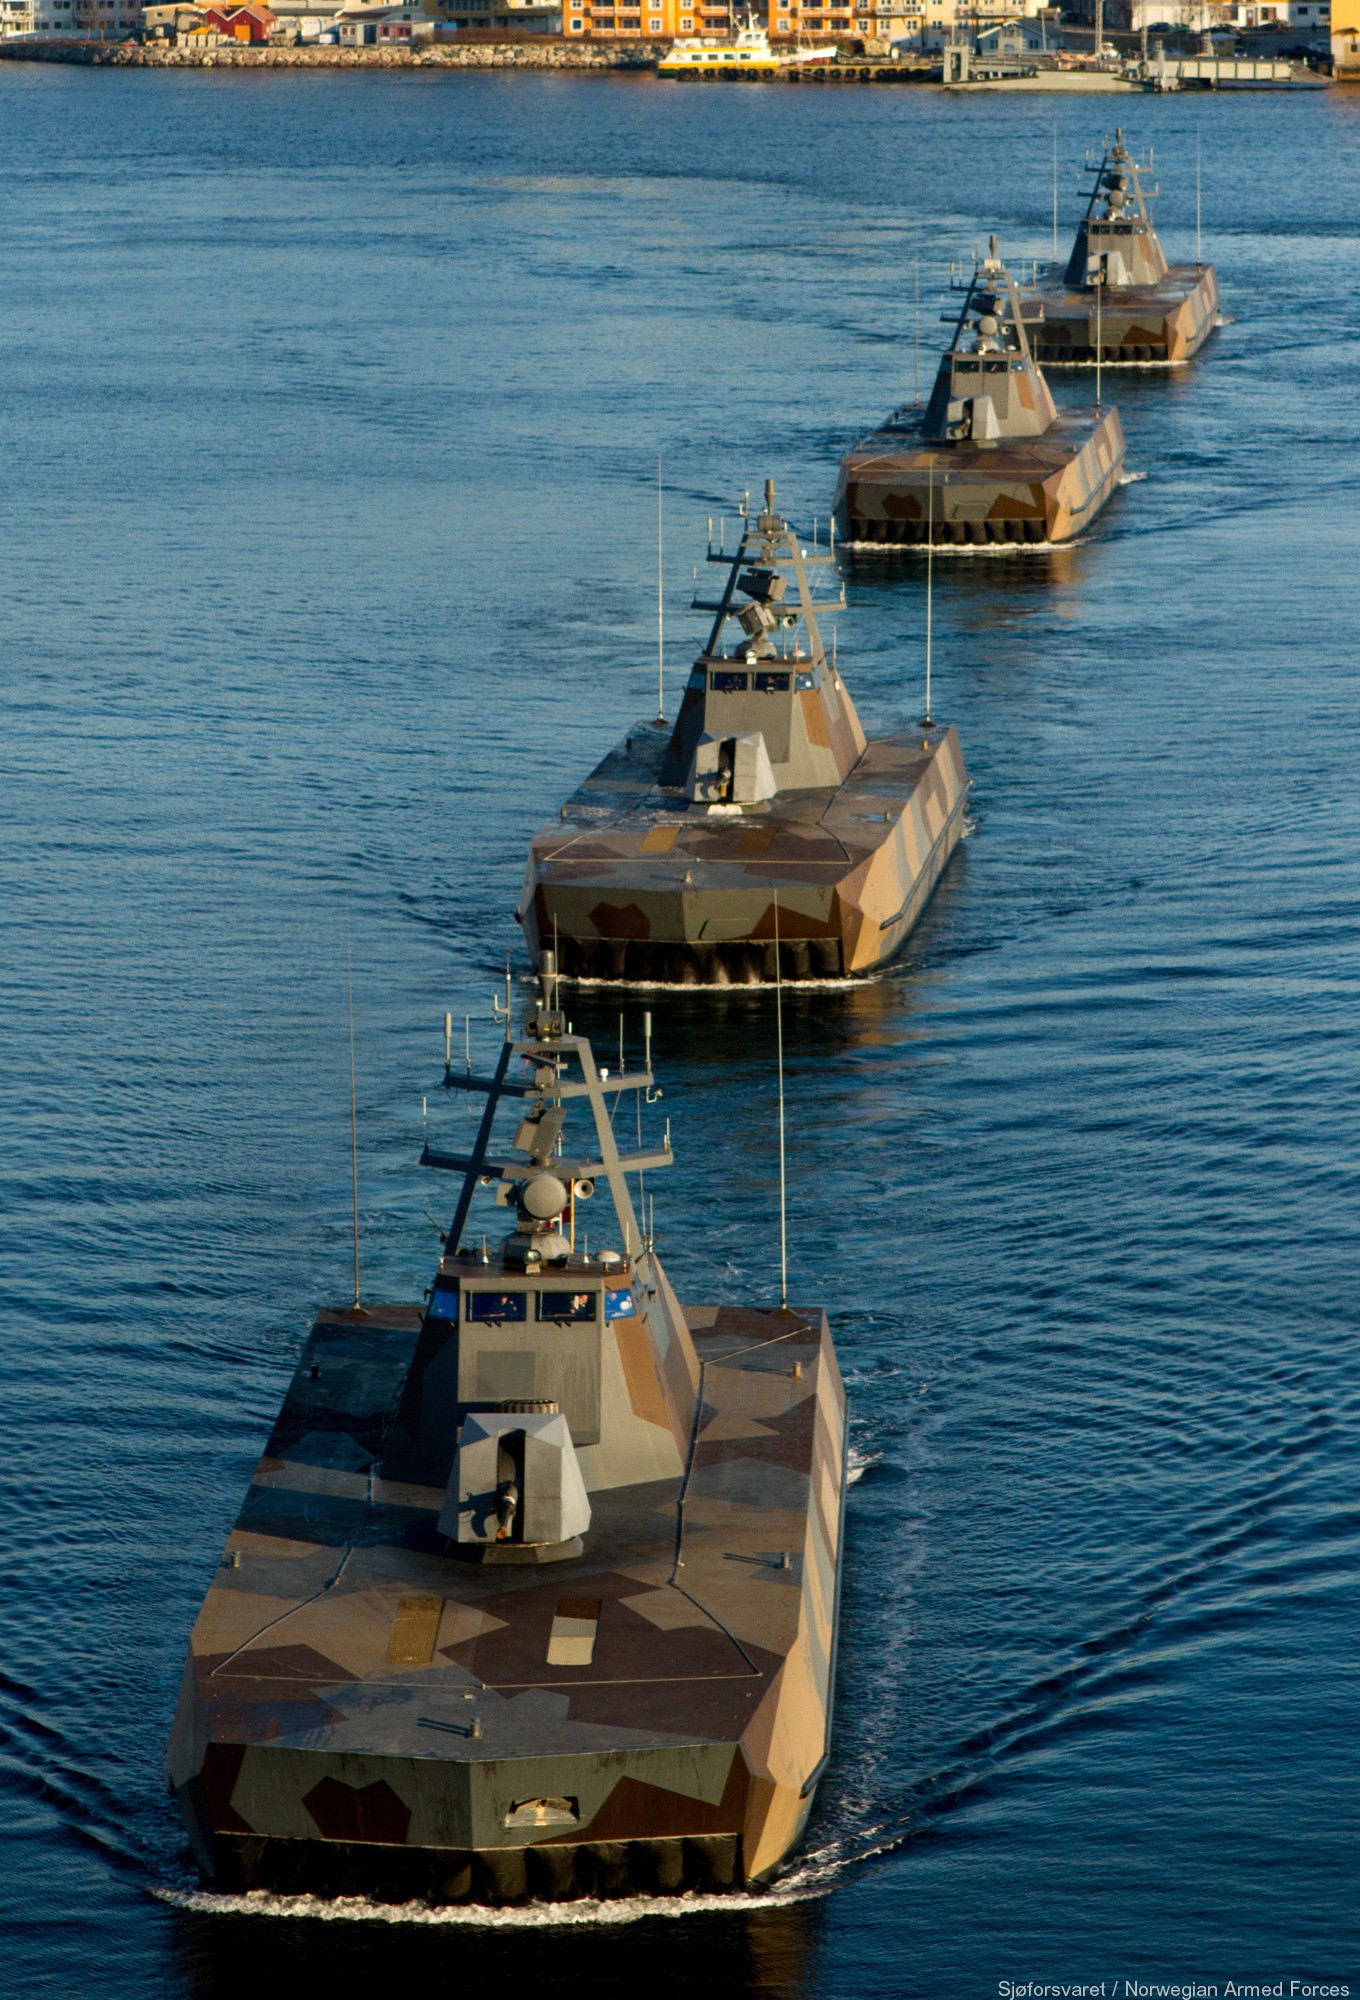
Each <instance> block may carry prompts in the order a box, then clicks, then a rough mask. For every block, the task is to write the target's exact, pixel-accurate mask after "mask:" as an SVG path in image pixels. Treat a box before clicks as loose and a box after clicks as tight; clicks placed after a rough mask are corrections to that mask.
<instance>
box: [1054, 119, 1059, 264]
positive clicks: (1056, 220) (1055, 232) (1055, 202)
mask: <svg viewBox="0 0 1360 2000" xmlns="http://www.w3.org/2000/svg"><path fill="white" fill-rule="evenodd" d="M1057 261H1058V121H1057V119H1056V118H1055V119H1054V120H1053V262H1054V263H1055V264H1056V263H1057Z"/></svg>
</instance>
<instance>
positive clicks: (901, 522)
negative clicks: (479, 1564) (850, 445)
mask: <svg viewBox="0 0 1360 2000" xmlns="http://www.w3.org/2000/svg"><path fill="white" fill-rule="evenodd" d="M1123 466H1124V430H1123V425H1122V424H1121V423H1120V421H1119V412H1118V411H1117V410H1114V409H1103V410H1095V411H1092V412H1090V413H1089V414H1082V415H1073V414H1070V413H1067V414H1064V415H1062V416H1060V417H1058V418H1057V419H1056V421H1055V422H1053V423H1052V424H1051V425H1050V426H1049V428H1048V429H1047V430H1045V431H1044V432H1043V433H1042V435H1040V436H1037V437H1024V438H1004V439H1002V440H1000V441H999V442H997V443H984V442H979V441H975V440H972V439H965V440H963V441H960V442H958V443H955V442H952V441H945V442H941V441H926V440H924V439H922V438H920V436H919V435H918V432H917V421H916V417H915V413H913V412H903V413H901V417H900V420H898V419H894V420H891V421H890V422H889V423H888V424H886V425H885V426H884V427H883V429H882V430H880V431H876V432H874V433H873V434H872V435H871V436H869V437H866V438H864V439H862V440H861V442H860V443H859V444H858V445H856V446H855V448H854V450H853V451H850V452H848V453H847V454H846V456H845V458H844V459H843V460H842V462H841V472H840V482H839V484H838V486H837V489H836V522H837V532H838V534H839V535H840V536H841V538H842V539H843V540H845V541H847V542H849V543H850V544H851V545H852V546H853V547H855V548H858V549H869V548H912V547H922V548H924V547H925V545H926V543H927V541H932V542H933V543H934V545H935V547H936V548H938V549H945V550H947V549H951V548H953V549H959V548H981V547H994V548H995V547H1004V548H1011V547H1034V546H1036V545H1039V544H1046V545H1047V544H1052V543H1056V542H1068V541H1071V540H1072V539H1073V537H1074V536H1076V535H1080V534H1082V533H1083V532H1084V530H1085V529H1087V528H1088V527H1089V526H1090V525H1091V523H1092V521H1094V519H1095V517H1096V515H1097V514H1098V513H1099V512H1100V510H1101V508H1102V507H1103V506H1104V505H1105V503H1106V501H1107V500H1108V499H1109V497H1110V495H1111V494H1112V493H1113V492H1114V490H1115V488H1116V487H1117V486H1118V484H1119V476H1120V473H1121V472H1122V470H1123Z"/></svg>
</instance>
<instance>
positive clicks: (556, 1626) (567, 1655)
mask: <svg viewBox="0 0 1360 2000" xmlns="http://www.w3.org/2000/svg"><path fill="white" fill-rule="evenodd" d="M599 1627H600V1600H599V1598H598V1597H564V1598H562V1599H561V1600H560V1601H559V1603H558V1606H557V1611H556V1613H555V1615H554V1617H553V1622H552V1631H551V1632H550V1633H549V1635H548V1665H549V1666H550V1667H588V1666H589V1665H590V1663H591V1661H592V1659H593V1658H594V1657H595V1634H596V1633H597V1632H598V1630H599Z"/></svg>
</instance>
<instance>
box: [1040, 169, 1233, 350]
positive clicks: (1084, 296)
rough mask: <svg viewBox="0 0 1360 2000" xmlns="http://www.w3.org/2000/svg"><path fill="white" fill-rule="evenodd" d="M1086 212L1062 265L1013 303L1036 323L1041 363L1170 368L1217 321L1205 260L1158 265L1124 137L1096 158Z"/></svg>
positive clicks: (1161, 257) (1137, 173) (1159, 254)
mask: <svg viewBox="0 0 1360 2000" xmlns="http://www.w3.org/2000/svg"><path fill="white" fill-rule="evenodd" d="M1086 172H1087V173H1088V174H1091V175H1092V176H1093V177H1094V178H1093V181H1092V185H1091V189H1090V192H1089V195H1088V198H1087V203H1086V213H1085V215H1084V216H1083V217H1082V220H1081V223H1080V225H1079V226H1078V229H1077V234H1076V240H1075V242H1074V243H1073V245H1072V254H1071V256H1070V257H1069V258H1068V260H1067V265H1066V268H1065V269H1064V268H1063V267H1062V266H1060V265H1057V264H1055V265H1053V266H1052V267H1051V275H1050V277H1049V279H1048V280H1047V281H1046V282H1045V283H1043V284H1040V285H1036V286H1034V287H1033V288H1031V289H1029V290H1027V291H1026V292H1025V293H1024V294H1023V297H1022V301H1021V303H1022V305H1023V308H1024V310H1025V312H1026V313H1027V314H1029V315H1030V316H1032V317H1033V319H1034V320H1035V322H1036V327H1035V336H1034V351H1035V355H1036V358H1037V359H1038V360H1040V361H1042V362H1043V363H1044V365H1045V366H1046V367H1052V366H1054V365H1055V364H1057V365H1058V366H1064V365H1066V366H1069V367H1088V368H1089V367H1094V365H1095V363H1096V359H1097V354H1098V355H1099V359H1100V361H1101V364H1102V365H1103V366H1104V367H1106V368H1113V367H1144V368H1147V367H1162V368H1176V367H1180V366H1181V365H1183V363H1185V362H1187V361H1189V360H1190V359H1191V357H1192V356H1193V355H1195V354H1197V353H1198V352H1199V350H1200V348H1201V347H1203V345H1204V343H1205V341H1206V340H1207V339H1208V338H1209V335H1210V334H1211V333H1212V332H1213V330H1214V328H1215V326H1217V324H1218V311H1219V297H1218V279H1217V277H1216V276H1215V273H1214V267H1213V265H1212V264H1202V263H1199V262H1196V263H1194V264H1168V262H1167V260H1166V254H1165V252H1164V251H1163V249H1162V246H1161V243H1160V242H1159V240H1158V237H1157V231H1156V229H1155V228H1154V227H1153V223H1152V217H1151V215H1150V214H1149V212H1148V202H1149V201H1150V200H1152V199H1154V198H1155V196H1156V193H1157V190H1156V188H1145V187H1144V186H1143V181H1142V176H1143V174H1144V173H1146V172H1147V168H1146V167H1143V166H1140V165H1139V163H1138V161H1137V160H1136V159H1135V158H1134V157H1133V155H1132V154H1131V153H1130V152H1129V151H1128V150H1127V149H1126V147H1125V145H1124V134H1123V132H1122V131H1116V133H1115V135H1114V144H1113V145H1112V146H1110V147H1108V148H1107V149H1106V151H1105V152H1104V154H1103V155H1102V157H1101V159H1100V161H1099V163H1098V164H1097V165H1095V166H1089V165H1088V167H1087V168H1086Z"/></svg>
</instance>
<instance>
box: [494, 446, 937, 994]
mask: <svg viewBox="0 0 1360 2000" xmlns="http://www.w3.org/2000/svg"><path fill="white" fill-rule="evenodd" d="M708 559H709V561H710V562H713V563H717V564H719V565H721V566H722V567H723V568H724V569H726V571H727V579H726V587H725V588H724V590H723V593H722V596H721V597H720V598H719V599H717V600H716V601H714V602H711V603H709V602H702V603H699V606H698V608H700V609H702V610H709V611H712V612H714V613H715V614H716V616H715V619H714V623H713V630H712V632H711V634H710V636H709V640H708V644H707V646H706V647H705V648H704V650H703V652H702V653H701V654H700V655H699V658H698V659H697V660H696V661H695V663H694V668H693V671H692V672H691V674H690V677H689V682H688V684H687V686H686V688H685V693H684V697H683V699H682V701H681V704H680V714H679V717H678V719H677V721H676V723H675V726H674V728H671V727H670V726H669V725H667V724H666V723H665V722H664V721H661V722H650V723H647V722H644V723H638V724H636V725H635V726H634V728H632V729H631V730H630V731H629V732H628V735H627V736H626V737H625V739H624V741H623V742H622V743H620V744H619V745H618V747H617V748H616V749H614V750H613V751H611V753H610V754H609V756H608V757H606V758H605V760H604V762H603V763H602V764H600V765H599V766H598V767H597V769H596V770H594V771H593V772H592V773H591V775H590V776H589V778H587V779H586V781H585V783H584V784H583V785H582V786H581V788H580V790H579V791H578V792H577V793H576V794H575V796H574V797H573V798H572V799H571V800H569V801H568V803H567V804H566V805H564V806H563V807H562V810H561V817H560V819H559V820H558V821H557V822H556V823H555V824H554V825H552V826H549V827H545V828H544V830H543V831H542V832H541V833H539V834H536V835H535V836H534V842H533V847H532V850H531V852H530V856H529V868H528V874H527V877H526V880H525V885H524V892H523V896H522V899H521V903H520V909H519V917H520V922H521V923H522V924H523V926H524V934H525V937H526V938H527V940H528V943H529V949H530V951H531V952H532V953H533V954H534V957H535V960H537V958H538V955H539V954H540V953H541V952H542V951H543V950H544V949H550V950H552V951H553V953H554V955H555V962H556V963H557V964H558V965H559V966H560V967H561V970H562V971H563V972H564V973H565V974H567V975H568V976H571V977H575V978H584V979H603V980H628V981H640V982H643V983H663V982H672V983H679V984H683V985H752V984H757V983H759V982H761V981H763V980H771V979H773V978H774V977H775V970H776V954H777V955H778V966H779V969H780V971H781V973H782V976H783V977H784V978H785V979H795V980H798V979H841V978H845V977H847V976H849V975H853V974H857V973H863V972H869V971H871V970H872V969H873V968H874V967H875V966H877V965H881V964H883V963H884V961H885V960H887V959H889V958H891V957H892V956H893V954H894V953H895V952H896V951H898V950H899V949H900V947H901V946H902V944H903V942H904V941H905V939H906V937H907V936H908V934H909V932H910V931H911V929H912V927H913V925H914V924H915V923H916V921H917V919H918V918H919V917H920V915H921V912H922V911H923V910H924V909H925V906H926V903H927V901H928V900H929V897H930V894H931V891H932V890H933V889H934V887H935V884H936V882H937V881H938V880H939V878H940V875H941V873H942V872H943V870H944V867H945V864H946V863H947V862H948V860H949V857H950V855H951V854H952V853H953V851H954V849H955V847H956V846H957V844H958V842H959V839H960V837H961V836H962V833H963V826H964V809H965V805H966V803H967V797H968V777H967V774H966V772H965V770H964V767H963V757H962V754H961V752H960V750H959V742H958V737H957V736H956V735H955V733H954V731H953V729H951V728H943V727H940V726H939V725H937V724H934V723H930V722H926V723H923V724H921V725H920V726H918V727H917V728H916V729H915V730H913V731H912V733H911V734H910V735H909V736H893V737H881V738H877V739H875V740H873V741H869V740H867V739H866V737H865V734H864V731H863V729H862V728H861V727H860V721H859V717H858V716H857V715H856V713H855V706H854V703H853V702H852V701H851V699H850V693H849V690H848V689H847V687H846V685H845V683H844V681H843V680H842V679H841V675H840V670H839V666H838V664H837V661H836V658H835V653H834V648H833V651H832V653H831V654H828V652H827V650H826V647H825V645H824V644H823V640H822V635H821V629H820V626H819V624H818V616H817V614H818V609H819V608H820V609H821V610H823V611H825V610H826V609H827V606H826V605H825V604H823V605H821V606H820V607H819V606H818V605H816V604H815V603H814V601H813V597H812V592H811V588H810V585H809V581H808V574H809V570H810V569H812V568H813V567H814V566H816V565H818V564H826V563H828V562H829V561H830V560H831V559H830V557H829V556H827V555H816V554H813V555H809V553H808V551H807V550H806V549H804V548H803V546H802V542H801V540H800V537H799V536H798V534H797V532H796V530H795V529H793V528H792V527H791V526H790V524H789V523H788V522H787V521H785V520H783V519H782V518H781V517H780V516H779V515H778V514H777V513H776V512H775V510H774V483H773V481H770V482H767V484H766V487H765V510H764V512H763V513H761V514H759V515H757V516H755V517H754V518H751V516H750V514H749V510H748V511H747V512H746V514H745V516H744V518H743V522H742V534H741V538H740V540H739V542H738V545H737V548H736V550H735V551H734V552H733V551H728V552H726V553H724V552H723V551H722V550H721V549H719V550H714V549H713V548H712V546H710V548H709V552H708ZM841 601H843V600H841Z"/></svg>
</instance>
